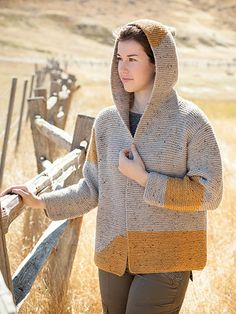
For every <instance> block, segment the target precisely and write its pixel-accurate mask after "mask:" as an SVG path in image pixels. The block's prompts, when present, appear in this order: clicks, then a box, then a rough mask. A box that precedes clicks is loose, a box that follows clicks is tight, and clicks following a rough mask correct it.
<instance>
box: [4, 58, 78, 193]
mask: <svg viewBox="0 0 236 314" xmlns="http://www.w3.org/2000/svg"><path fill="white" fill-rule="evenodd" d="M47 77H49V85H50V86H49V88H48V91H47V89H46V87H45V85H46V78H47ZM16 87H17V78H13V79H12V86H11V91H10V98H9V105H8V114H7V121H6V127H5V133H4V140H3V147H2V154H1V162H0V188H1V186H2V181H3V174H4V167H5V161H6V155H7V148H8V143H9V138H10V130H11V129H13V128H15V125H16V124H17V121H14V123H13V124H14V125H12V123H11V121H12V114H13V109H14V100H15V94H16ZM27 87H28V80H25V82H24V87H23V93H22V100H21V108H20V115H19V121H18V128H17V132H16V134H15V136H16V146H15V153H16V152H17V149H18V146H19V142H20V134H21V129H22V120H23V115H24V108H25V99H26V94H27ZM34 87H35V88H34ZM79 87H80V86H79V85H76V77H75V76H74V75H72V74H68V73H66V72H65V71H64V70H63V69H62V68H60V65H59V62H57V61H56V60H55V59H49V60H47V64H46V66H44V67H42V68H41V69H39V67H38V66H37V65H35V73H34V74H33V75H32V76H31V83H30V90H29V94H28V98H32V96H33V93H34V96H42V97H44V98H45V100H46V101H47V106H48V118H47V120H48V121H50V123H52V124H54V125H56V126H58V127H60V128H62V129H64V128H65V124H66V121H67V116H68V112H69V110H70V106H71V100H72V97H73V94H74V92H75V91H76V90H77V89H78V88H79ZM28 119H29V111H28V113H27V118H26V121H28ZM15 129H16V128H15Z"/></svg>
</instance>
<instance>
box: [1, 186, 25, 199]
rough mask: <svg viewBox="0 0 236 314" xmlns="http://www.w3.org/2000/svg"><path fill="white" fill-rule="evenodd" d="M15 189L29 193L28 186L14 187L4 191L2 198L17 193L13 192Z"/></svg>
mask: <svg viewBox="0 0 236 314" xmlns="http://www.w3.org/2000/svg"><path fill="white" fill-rule="evenodd" d="M14 189H21V190H23V191H26V192H28V191H29V190H28V188H27V186H25V185H13V186H11V187H9V188H7V189H5V190H4V191H2V192H1V193H0V196H1V197H2V196H4V195H7V194H11V193H15V192H13V190H14Z"/></svg>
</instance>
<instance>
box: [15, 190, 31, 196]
mask: <svg viewBox="0 0 236 314" xmlns="http://www.w3.org/2000/svg"><path fill="white" fill-rule="evenodd" d="M12 192H13V193H16V194H19V195H20V196H22V197H23V198H24V197H27V196H30V193H29V192H28V191H24V190H23V189H12Z"/></svg>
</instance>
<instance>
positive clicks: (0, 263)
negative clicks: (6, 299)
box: [0, 201, 13, 292]
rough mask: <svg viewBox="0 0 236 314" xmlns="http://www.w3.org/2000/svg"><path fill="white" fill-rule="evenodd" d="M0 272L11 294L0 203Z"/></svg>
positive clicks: (10, 280)
mask: <svg viewBox="0 0 236 314" xmlns="http://www.w3.org/2000/svg"><path fill="white" fill-rule="evenodd" d="M0 271H1V272H2V275H3V278H4V280H5V283H6V285H7V287H8V289H9V290H10V291H11V292H12V291H13V287H12V279H11V271H10V264H9V259H8V254H7V247H6V238H5V234H4V232H3V226H2V207H1V201H0Z"/></svg>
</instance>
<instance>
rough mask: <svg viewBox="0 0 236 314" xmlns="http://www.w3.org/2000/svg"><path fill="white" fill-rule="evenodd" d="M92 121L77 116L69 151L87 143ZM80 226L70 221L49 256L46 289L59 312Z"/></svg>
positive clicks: (63, 307) (74, 220)
mask: <svg viewBox="0 0 236 314" xmlns="http://www.w3.org/2000/svg"><path fill="white" fill-rule="evenodd" d="M93 121H94V119H93V118H91V117H86V116H82V115H78V117H77V121H76V125H75V131H74V135H73V143H72V146H71V150H73V149H75V148H78V147H79V146H80V144H81V142H82V141H84V140H85V141H87V142H89V139H90V134H91V129H92V125H93ZM84 160H85V154H83V155H82V156H81V159H80V162H79V164H83V163H84ZM76 177H77V178H81V177H82V166H81V167H80V168H79V170H78V171H77V173H76ZM76 180H77V179H76ZM74 182H75V176H73V177H71V178H69V179H68V180H67V181H66V183H65V186H68V185H70V184H72V183H74ZM81 225H82V217H79V218H76V219H73V220H70V222H69V224H68V226H67V227H66V230H65V232H64V235H63V237H61V239H60V241H59V243H58V246H57V248H56V250H54V251H53V253H52V254H51V256H50V259H49V263H48V271H47V281H48V289H49V292H50V294H51V296H52V301H51V302H52V305H54V306H55V304H56V305H57V306H58V308H60V306H61V307H62V308H60V310H61V312H63V309H65V308H66V303H67V302H68V296H67V290H68V286H69V279H70V274H71V270H72V265H73V261H74V258H75V253H76V249H77V245H78V240H79V234H80V228H81ZM67 305H68V304H67ZM63 313H64V312H63Z"/></svg>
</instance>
